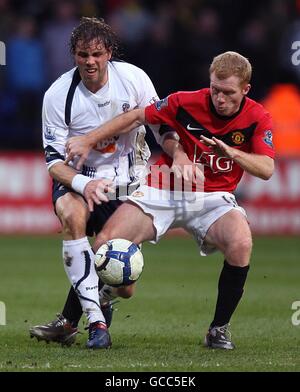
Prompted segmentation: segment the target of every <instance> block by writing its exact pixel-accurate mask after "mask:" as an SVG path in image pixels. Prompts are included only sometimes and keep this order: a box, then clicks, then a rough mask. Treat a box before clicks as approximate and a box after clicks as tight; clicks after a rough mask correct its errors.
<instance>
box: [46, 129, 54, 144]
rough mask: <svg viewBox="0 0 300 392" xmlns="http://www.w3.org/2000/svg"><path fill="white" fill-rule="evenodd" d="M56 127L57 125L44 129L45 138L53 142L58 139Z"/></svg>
mask: <svg viewBox="0 0 300 392" xmlns="http://www.w3.org/2000/svg"><path fill="white" fill-rule="evenodd" d="M55 132H56V128H55V127H46V129H45V131H44V135H45V139H46V140H49V141H51V142H53V141H54V140H56V137H55Z"/></svg>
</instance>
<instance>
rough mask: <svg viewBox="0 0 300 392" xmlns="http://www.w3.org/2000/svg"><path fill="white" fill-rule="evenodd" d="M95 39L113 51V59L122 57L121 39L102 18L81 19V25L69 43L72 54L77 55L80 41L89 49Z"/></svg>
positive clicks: (73, 33) (76, 28) (74, 31)
mask: <svg viewBox="0 0 300 392" xmlns="http://www.w3.org/2000/svg"><path fill="white" fill-rule="evenodd" d="M94 39H96V40H97V41H99V42H103V45H104V46H105V48H106V49H107V50H111V51H112V57H119V56H120V53H119V39H118V37H117V36H116V34H115V33H114V31H113V30H112V28H111V27H110V26H109V25H108V24H106V23H105V21H104V19H102V18H95V17H94V18H88V17H85V16H84V17H82V18H81V19H80V23H79V25H78V26H77V27H75V29H74V30H73V32H72V34H71V39H70V43H69V46H70V52H71V54H72V55H74V54H75V50H76V45H77V43H78V41H82V42H83V43H84V45H86V47H88V46H89V43H90V41H92V40H94Z"/></svg>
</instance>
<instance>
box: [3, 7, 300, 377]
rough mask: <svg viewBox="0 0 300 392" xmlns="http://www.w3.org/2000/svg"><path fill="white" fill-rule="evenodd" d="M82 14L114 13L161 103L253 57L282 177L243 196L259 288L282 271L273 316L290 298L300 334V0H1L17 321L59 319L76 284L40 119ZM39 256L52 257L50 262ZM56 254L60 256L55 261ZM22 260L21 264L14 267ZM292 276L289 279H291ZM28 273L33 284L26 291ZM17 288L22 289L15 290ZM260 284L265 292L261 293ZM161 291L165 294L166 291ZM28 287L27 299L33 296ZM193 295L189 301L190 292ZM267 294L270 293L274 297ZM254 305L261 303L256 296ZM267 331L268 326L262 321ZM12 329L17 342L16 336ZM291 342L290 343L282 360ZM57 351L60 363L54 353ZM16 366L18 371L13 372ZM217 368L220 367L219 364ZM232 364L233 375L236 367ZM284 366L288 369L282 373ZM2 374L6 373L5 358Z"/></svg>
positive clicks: (251, 185)
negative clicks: (218, 62)
mask: <svg viewBox="0 0 300 392" xmlns="http://www.w3.org/2000/svg"><path fill="white" fill-rule="evenodd" d="M83 15H84V16H94V15H97V16H101V17H104V18H105V20H106V21H107V22H108V23H110V24H111V25H112V26H113V28H114V29H115V31H116V32H117V33H118V34H119V36H120V38H121V42H122V48H123V54H124V55H123V59H124V60H126V61H129V62H132V63H134V64H136V65H138V66H140V67H142V68H143V69H144V70H145V71H146V72H147V73H148V74H149V76H150V77H151V79H152V81H153V83H154V85H155V87H156V89H157V91H158V94H159V96H160V97H164V96H166V95H167V94H169V93H171V92H174V91H177V90H193V89H199V88H202V87H205V86H207V85H208V67H209V64H210V62H211V60H212V57H213V56H214V55H217V54H219V53H220V52H223V51H226V50H236V51H239V52H241V53H242V54H243V55H245V56H246V57H248V58H249V59H250V61H251V63H252V65H253V71H254V73H253V79H252V89H251V91H250V94H249V96H250V98H253V99H256V100H258V101H260V102H262V103H263V104H264V105H265V106H266V108H267V109H269V110H270V112H271V113H272V115H273V118H274V131H275V132H274V142H275V146H276V150H277V161H276V171H275V174H274V175H273V177H272V179H271V180H270V181H268V182H264V181H262V180H259V179H256V178H252V177H250V176H245V177H244V179H243V181H242V183H241V184H240V186H239V190H238V193H237V198H238V200H239V202H240V203H241V204H242V205H244V206H245V207H246V209H247V212H248V215H249V221H250V224H251V227H252V230H253V232H254V234H255V235H257V236H260V237H259V238H258V237H257V243H258V245H257V246H258V251H257V252H258V253H257V255H256V256H255V254H254V258H255V257H257V258H258V259H259V261H260V262H261V263H262V265H261V266H260V268H262V270H261V271H260V272H259V271H258V270H256V273H257V274H258V275H257V281H256V283H257V284H258V285H259V283H263V284H265V283H266V281H265V277H266V276H267V275H268V274H267V273H266V272H265V271H269V272H270V273H272V272H274V273H275V272H276V273H277V275H278V276H277V277H278V279H277V280H276V279H275V281H274V282H273V286H272V288H271V286H270V287H269V290H270V291H269V292H267V294H266V295H267V298H269V300H271V299H273V300H274V303H273V305H272V306H273V308H272V306H271V307H270V309H271V310H272V309H273V311H274V313H270V317H271V318H274V317H275V315H276V313H277V312H278V309H277V308H276V304H275V302H276V301H277V305H278V303H280V301H281V303H282V307H283V309H284V311H283V313H284V312H285V313H284V314H285V316H284V317H285V319H284V320H285V321H284V323H285V324H284V326H282V330H281V332H282V334H286V329H285V328H286V326H287V324H288V325H289V327H290V322H289V321H288V320H289V317H290V316H291V314H292V311H291V310H290V309H291V303H292V302H293V301H295V300H297V299H300V294H299V292H298V295H297V287H298V286H299V285H298V283H297V277H298V279H299V272H300V271H299V266H298V263H297V262H296V259H297V258H298V256H299V248H300V246H299V241H298V240H297V237H298V236H299V234H300V110H299V108H300V90H299V83H300V64H298V62H300V61H299V60H300V55H299V56H298V55H297V49H298V48H299V47H300V1H299V0H264V1H261V2H253V1H251V0H244V1H239V0H211V1H204V0H185V1H181V0H175V1H167V0H165V1H163V0H149V1H146V0H145V1H135V0H107V1H100V0H77V1H67V0H62V1H55V0H39V1H36V0H27V1H21V0H0V41H2V42H3V43H4V44H5V48H6V56H5V57H6V58H5V63H6V64H5V65H4V64H2V65H0V135H1V136H0V140H1V143H0V243H1V253H0V256H1V257H0V258H1V266H2V267H1V268H3V270H2V271H3V272H2V273H0V275H1V285H0V287H1V290H0V301H3V303H5V304H6V306H7V325H8V326H9V323H11V324H13V325H14V323H15V322H16V320H18V317H21V318H23V319H24V318H26V319H27V318H28V319H29V321H32V322H33V321H36V322H41V321H43V319H44V320H45V321H46V320H47V318H48V317H49V316H50V314H51V312H53V313H54V312H55V311H57V310H58V309H59V308H60V307H61V302H62V298H63V296H64V293H65V292H66V289H67V282H66V279H65V276H64V272H63V271H62V266H61V264H60V262H59V257H60V256H59V252H60V245H59V238H58V237H57V236H55V233H57V232H58V231H59V223H58V221H57V218H56V217H55V215H54V214H53V211H52V205H51V181H50V179H49V177H48V175H47V171H46V168H45V164H44V159H43V153H42V144H41V115H40V113H41V104H42V97H43V93H44V91H45V90H46V89H47V88H48V87H49V85H50V84H51V83H52V81H54V80H55V79H56V78H57V77H58V76H59V75H60V74H62V73H63V72H65V71H66V70H68V69H70V68H71V67H72V66H73V63H72V58H71V56H70V55H69V50H68V40H69V36H70V32H71V31H72V29H73V27H74V26H75V25H76V24H77V22H78V20H79V18H80V16H83ZM297 42H298V44H297ZM293 43H295V46H294V47H292V45H293ZM2 62H3V61H2ZM148 141H149V144H150V146H151V148H152V149H153V151H154V154H155V153H158V147H157V146H156V145H155V142H154V140H153V138H152V137H151V135H150V134H149V136H148ZM41 234H42V235H43V236H42V237H41V236H40V235H41ZM36 235H38V236H36ZM49 235H51V236H50V237H49ZM274 236H275V237H274ZM168 241H169V242H168ZM178 241H179V240H178ZM181 241H182V242H181ZM185 243H186V244H187V246H191V242H190V240H189V239H188V238H186V237H185V238H183V239H180V242H174V240H172V239H170V240H166V241H164V242H162V245H159V246H158V247H155V250H152V248H151V250H150V248H148V245H146V246H145V248H144V249H145V253H146V255H148V254H150V255H151V257H152V256H153V257H154V259H155V258H159V257H162V256H161V255H162V254H164V252H166V257H167V258H168V257H169V256H168V253H167V252H171V254H172V257H174V259H175V258H176V252H175V251H174V249H177V248H176V246H178V244H179V245H181V246H183V247H184V248H185V245H184V244H185ZM43 247H44V248H43ZM45 247H46V248H45ZM45 249H47V255H48V259H49V260H48V259H47V257H46V251H45ZM185 249H186V248H185ZM193 249H194V248H193ZM152 252H153V254H152ZM172 252H173V253H172ZM180 252H182V248H180V249H178V252H177V257H179V255H181V257H183V258H191V259H192V258H193V257H192V256H190V255H186V254H182V253H180ZM194 252H195V250H194ZM40 255H42V259H43V261H44V262H45V263H44V264H43V266H42V267H41V265H40V260H39V258H40ZM51 255H52V259H51V257H50V256H51ZM54 255H55V256H54ZM20 257H21V260H20ZM194 257H195V255H194ZM53 259H54V260H56V259H57V261H56V263H55V262H54V260H53ZM255 261H256V262H257V260H255ZM16 262H17V263H19V264H17V267H16V266H15V267H14V263H16ZM180 262H181V260H180V258H178V266H179V267H178V268H179V269H178V270H176V268H175V266H174V271H177V273H178V276H177V278H178V279H179V276H180V273H182V270H181V269H180V268H181V267H180ZM23 263H24V265H23ZM155 263H156V264H155ZM263 263H265V264H263ZM201 264H205V263H201ZM282 264H284V267H282ZM153 265H154V266H155V268H157V270H154V269H152V270H151V268H154V267H150V266H149V267H148V268H149V270H148V271H152V272H154V273H157V276H159V274H160V273H162V274H165V275H164V277H166V271H162V272H161V270H160V269H159V268H160V267H159V265H158V264H157V262H154V264H153ZM174 265H175V264H174ZM176 265H177V264H176ZM212 265H214V264H212ZM281 267H282V269H281ZM48 268H49V275H48V273H47V278H48V279H47V282H44V284H45V285H43V284H42V283H41V282H40V278H41V277H40V275H39V274H41V273H43V271H48ZM207 268H212V270H211V271H210V273H211V275H209V276H211V277H212V278H211V279H212V280H211V282H212V283H211V288H210V289H209V290H211V293H212V294H211V298H212V303H211V307H212V306H213V303H214V295H215V291H214V290H215V284H216V276H217V274H216V271H217V270H216V271H215V270H214V268H217V266H215V267H207ZM264 268H265V269H266V270H264ZM16 270H18V274H17V276H16V274H15V272H16ZM278 271H279V272H280V273H282V275H280V273H279V272H278ZM286 271H288V274H287V275H284V274H285V273H286ZM149 274H150V272H148V274H145V275H144V277H143V279H144V282H145V283H144V284H145V285H146V286H147V284H149V290H150V291H151V289H150V282H151V284H154V286H155V285H156V282H153V281H151V279H152V278H150V280H147V279H149ZM207 276H208V275H207ZM253 276H255V270H254V275H253ZM262 276H263V277H262ZM24 277H26V279H28V281H27V285H26V282H24V279H23V278H24ZM188 278H189V276H188V274H187V276H186V279H187V286H189V285H190V287H193V284H194V283H193V282H192V280H191V281H188ZM190 278H191V279H192V278H193V277H190ZM174 279H175V280H176V272H175V277H174ZM293 279H294V280H293ZM170 280H171V279H170ZM54 282H55V283H54ZM178 282H179V281H178ZM178 282H177V283H178ZM252 282H254V280H253V279H252ZM270 282H271V281H270ZM270 282H269V283H270ZM56 283H57V285H56ZM178 284H179V283H178ZM195 284H196V283H195ZM252 284H253V285H254V283H252ZM279 284H280V285H281V286H280V287H281V290H282V291H280V290H279V291H277V294H278V295H279V292H280V293H281V294H282V296H280V298H279V297H277V296H276V290H277V289H278V285H279ZM14 285H16V286H17V287H16V288H15V289H12V286H14ZM57 286H59V288H58V287H57ZM155 287H156V286H155ZM54 288H55V290H54ZM30 289H31V291H30ZM260 289H261V287H256V286H255V289H254V290H257V295H258V293H260V291H259V290H260ZM7 290H8V291H7ZM145 290H146V289H145ZM156 290H157V292H158V290H159V287H156ZM20 291H21V292H23V293H25V294H26V295H27V301H26V300H25V299H24V298H23V297H22V296H21V295H20ZM53 291H55V294H54V296H53V297H52V296H51V300H50V299H49V297H48V294H49V292H52V293H53ZM41 292H42V295H41ZM170 292H171V286H170ZM146 293H147V290H146V291H142V290H141V298H142V299H144V300H145V298H146V297H147V295H146ZM174 295H175V296H176V293H175V294H174ZM185 295H186V296H187V298H189V292H186V293H185ZM261 295H262V296H263V295H265V294H263V291H262V292H261ZM268 295H269V297H268ZM205 296H206V293H205ZM21 297H22V299H21ZM37 298H38V299H37ZM168 298H169V297H168ZM205 298H206V299H207V297H205ZM208 298H209V295H208ZM249 298H250V299H249V301H250V302H251V296H250V297H249ZM169 299H170V298H169ZM191 300H192V298H191ZM24 301H25V302H24ZM30 301H31V302H30ZM137 301H138V300H137ZM208 301H209V299H208ZM278 301H279V302H278ZM125 302H126V301H125ZM32 303H34V304H36V306H37V308H43V304H45V303H47V309H43V310H42V311H41V312H39V313H38V314H33V313H32V312H31V311H28V307H30V306H32ZM135 304H137V303H135ZM126 306H127V305H123V309H124V307H125V309H127V308H126ZM128 306H130V305H128ZM251 306H253V308H251V309H252V310H253V309H255V310H257V308H255V306H254V305H253V303H252V305H251ZM141 307H143V304H141ZM12 308H13V310H11V309H12ZM15 308H16V309H15ZM17 309H22V310H20V312H21V314H22V316H18V311H17ZM0 310H1V309H0ZM22 311H23V313H22ZM134 311H135V312H136V309H135V310H134ZM49 312H50V314H49ZM160 312H161V310H160ZM242 312H243V311H242ZM244 312H245V313H246V311H245V309H244ZM264 312H265V315H266V316H267V314H268V312H267V311H266V309H265V308H263V307H262V308H261V309H260V313H264ZM25 313H26V314H25ZM210 314H211V310H210ZM31 316H32V317H31ZM30 317H31V319H30ZM124 317H125V316H124ZM153 317H154V316H153V314H152V318H153ZM275 318H276V317H275ZM156 322H157V323H159V321H156ZM266 322H268V321H266ZM22 323H24V321H22ZM0 324H1V322H0ZM204 325H205V323H204V324H203V328H204ZM261 325H264V321H263V319H261ZM25 327H26V325H24V324H23V327H22V328H21V330H18V333H19V334H20V336H23V335H24V333H25V331H26V328H25ZM13 328H14V327H13ZM115 328H117V327H115ZM13 330H14V329H13ZM295 330H297V328H295V327H294V328H293V329H292V330H291V328H289V333H291V334H294V335H293V336H294V337H295V336H296V332H295ZM6 331H9V332H7V334H8V335H7V336H9V335H10V334H11V330H6ZM291 331H292V332H291ZM1 332H2V333H3V329H2V330H1V329H0V333H1ZM298 334H299V333H298ZM267 335H268V333H267ZM170 336H172V335H171V334H170ZM266 338H267V337H266ZM7 339H8V342H9V338H7ZM20 339H21V341H22V343H21V346H22V344H23V347H26V340H25V338H24V339H23V340H22V337H21V338H20ZM140 343H141V342H140ZM141 344H142V343H141ZM286 344H287V343H286V342H282V355H283V353H284V347H286ZM24 350H25V348H24ZM266 352H268V349H266ZM244 354H245V353H244ZM5 355H8V354H5ZM9 355H10V353H9ZM41 355H42V354H41ZM53 355H54V357H55V353H53ZM54 357H53V358H54ZM0 359H1V358H0ZM252 359H253V358H252ZM252 359H251V358H249V361H250V362H251V360H252ZM293 360H294V358H293ZM275 362H276V361H275ZM275 362H274V364H275ZM284 362H286V363H288V362H289V360H288V359H287V358H286V359H285V360H283V361H282V363H281V362H280V364H281V365H282V366H283V367H282V368H283V369H284ZM12 363H13V360H12ZM25 363H27V362H26V361H25ZM220 363H222V360H221V359H220ZM237 363H238V361H237ZM293 363H294V365H293V366H294V367H293V366H292V365H291V369H292V370H295V369H297V366H298V369H299V368H300V367H299V362H298V364H296V365H295V361H294V362H293ZM1 364H2V365H1ZM281 365H280V366H281ZM7 366H8V368H9V369H10V365H7ZM120 366H121V365H120ZM209 366H210V364H209V365H208V368H209ZM211 366H212V369H213V368H214V367H213V364H212V365H211ZM224 366H225V365H224ZM226 366H227V367H228V368H230V363H229V364H227V365H226ZM226 366H225V368H224V369H225V370H226ZM238 366H239V365H238V364H237V368H238ZM260 366H261V364H260ZM274 366H275V365H274ZM278 366H279V365H278ZM280 366H279V368H277V369H281V368H280ZM295 366H296V367H295ZM0 367H1V368H5V367H6V365H5V366H4V365H3V362H1V360H0ZM25 367H26V366H25ZM27 367H29V368H30V366H29V365H28V366H27ZM46 367H47V366H46ZM33 368H34V366H33ZM120 369H121V370H122V369H123V368H122V367H120ZM147 369H150V368H149V367H148V368H147V367H146V370H147ZM171 369H173V368H171ZM261 369H263V368H261ZM268 369H269V370H270V369H272V367H270V366H269V368H268ZM154 370H155V368H154ZM162 370H164V369H162ZM179 370H182V369H181V368H180V369H179ZM219 370H222V366H221V368H220V369H219Z"/></svg>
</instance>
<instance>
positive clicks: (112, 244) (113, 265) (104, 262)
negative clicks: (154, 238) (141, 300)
mask: <svg viewBox="0 0 300 392" xmlns="http://www.w3.org/2000/svg"><path fill="white" fill-rule="evenodd" d="M95 267H96V271H97V274H98V276H99V278H100V279H101V280H102V282H103V283H106V284H109V285H110V286H115V287H118V286H127V285H130V284H132V283H133V282H135V281H136V280H137V279H138V278H139V277H140V275H141V273H142V270H143V267H144V258H143V254H142V252H141V250H140V248H139V247H138V246H137V245H136V244H134V243H133V242H131V241H127V240H124V239H121V238H116V239H113V240H110V241H107V242H106V243H105V244H103V245H102V246H100V248H99V249H98V251H97V253H96V256H95Z"/></svg>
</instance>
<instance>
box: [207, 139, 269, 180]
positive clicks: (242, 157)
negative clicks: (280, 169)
mask: <svg viewBox="0 0 300 392" xmlns="http://www.w3.org/2000/svg"><path fill="white" fill-rule="evenodd" d="M200 141H201V142H202V143H204V144H205V145H206V146H208V147H210V148H211V149H212V150H213V151H214V152H215V153H216V154H218V155H219V156H223V157H227V158H230V159H232V160H233V161H234V162H235V163H237V164H238V165H239V166H241V168H242V169H244V170H245V171H246V172H248V173H249V174H252V175H253V176H255V177H259V178H261V179H262V180H268V179H269V178H270V177H271V176H272V174H273V172H274V160H273V159H272V158H270V157H269V156H267V155H259V154H253V153H248V152H245V151H241V150H238V149H237V148H233V147H230V146H228V145H227V144H226V143H224V142H222V140H220V139H217V138H215V137H212V138H211V139H209V138H207V137H205V136H200Z"/></svg>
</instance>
